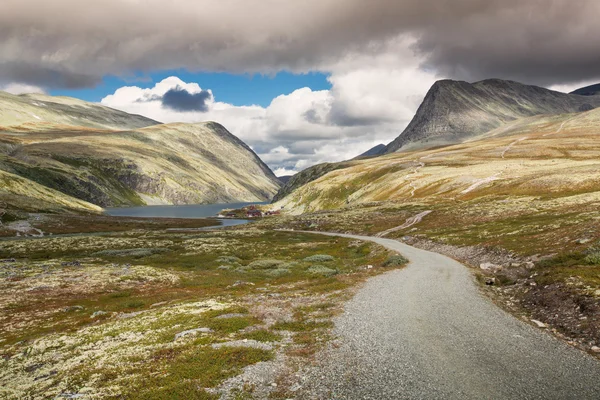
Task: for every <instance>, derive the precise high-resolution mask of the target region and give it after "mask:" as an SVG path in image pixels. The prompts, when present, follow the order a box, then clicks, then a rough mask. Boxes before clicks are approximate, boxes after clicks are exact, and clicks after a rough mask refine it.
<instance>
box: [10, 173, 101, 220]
mask: <svg viewBox="0 0 600 400" xmlns="http://www.w3.org/2000/svg"><path fill="white" fill-rule="evenodd" d="M0 186H1V188H2V189H0V193H1V194H0V201H2V205H1V208H2V210H3V211H7V210H8V211H9V212H10V210H23V211H46V212H65V211H72V210H76V211H82V212H92V213H98V212H100V211H102V209H101V208H100V207H98V206H96V205H94V204H91V203H88V202H85V201H83V200H79V199H76V198H73V197H71V196H67V195H65V194H63V193H61V192H59V191H57V190H53V189H50V188H48V187H45V186H42V185H40V184H37V183H35V182H32V181H30V180H28V179H26V178H23V177H20V176H18V175H14V174H10V173H7V172H4V171H0ZM3 217H4V218H6V215H4V216H3ZM0 222H2V221H1V220H0Z"/></svg>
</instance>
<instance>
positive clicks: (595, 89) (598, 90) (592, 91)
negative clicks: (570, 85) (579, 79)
mask: <svg viewBox="0 0 600 400" xmlns="http://www.w3.org/2000/svg"><path fill="white" fill-rule="evenodd" d="M570 94H578V95H580V96H596V95H600V83H598V84H595V85H590V86H586V87H582V88H580V89H577V90H574V91H572V92H571V93H570Z"/></svg>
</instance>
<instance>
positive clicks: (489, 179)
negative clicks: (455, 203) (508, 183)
mask: <svg viewBox="0 0 600 400" xmlns="http://www.w3.org/2000/svg"><path fill="white" fill-rule="evenodd" d="M497 175H499V174H496V175H494V176H488V177H487V178H483V179H479V180H477V181H475V183H473V184H472V185H471V186H469V187H468V188H466V189H465V190H463V191H462V192H460V193H461V194H466V193H469V192H471V191H473V190H475V189H477V188H478V187H479V186H481V185H485V184H486V183H490V182H493V181H497V180H499V179H501V178H498V176H497Z"/></svg>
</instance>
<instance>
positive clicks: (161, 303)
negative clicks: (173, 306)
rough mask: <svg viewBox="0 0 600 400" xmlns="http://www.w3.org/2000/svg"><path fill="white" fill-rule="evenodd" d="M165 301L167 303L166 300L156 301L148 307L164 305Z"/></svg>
mask: <svg viewBox="0 0 600 400" xmlns="http://www.w3.org/2000/svg"><path fill="white" fill-rule="evenodd" d="M167 303H168V301H161V302H158V303H154V304H150V308H156V307H160V306H164V305H165V304H167Z"/></svg>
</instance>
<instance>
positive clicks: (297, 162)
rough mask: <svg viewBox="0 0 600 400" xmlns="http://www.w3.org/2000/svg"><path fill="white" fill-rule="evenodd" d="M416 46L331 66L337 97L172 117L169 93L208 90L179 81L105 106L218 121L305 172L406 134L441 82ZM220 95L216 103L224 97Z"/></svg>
mask: <svg viewBox="0 0 600 400" xmlns="http://www.w3.org/2000/svg"><path fill="white" fill-rule="evenodd" d="M412 44H413V41H411V40H407V39H406V38H404V37H399V38H396V39H392V40H389V41H387V42H386V43H385V46H383V47H382V48H381V49H380V50H381V51H380V53H378V54H377V55H373V54H369V55H365V54H362V53H354V54H348V55H347V56H346V57H345V58H344V59H342V60H340V61H339V62H337V63H335V64H331V65H328V66H327V71H326V72H329V73H330V77H329V80H330V82H331V84H332V88H331V90H319V91H313V90H311V89H310V88H306V87H305V88H301V89H297V90H295V91H293V92H291V93H287V94H282V95H280V96H277V97H276V98H274V99H273V100H272V101H271V103H270V104H269V105H268V106H267V107H261V106H258V105H252V106H234V105H232V104H228V103H224V102H219V101H215V100H214V99H211V100H210V101H209V102H208V103H207V106H208V109H207V111H205V112H180V111H174V110H172V109H169V108H166V107H164V106H163V105H162V103H161V101H160V96H162V95H164V94H165V93H166V92H167V91H169V90H170V89H173V88H175V87H180V88H184V89H186V90H187V91H188V92H190V93H199V92H201V91H202V90H203V89H204V90H209V89H210V88H202V87H200V85H198V84H197V83H189V82H184V81H182V80H181V79H179V78H177V77H169V78H166V79H164V80H163V81H161V82H158V83H157V84H156V85H155V86H154V87H153V88H149V89H141V88H139V87H135V86H129V87H123V88H120V89H118V90H117V91H115V93H114V94H112V95H110V96H107V97H105V98H104V99H102V104H104V105H107V106H110V107H114V108H118V109H122V110H124V111H127V112H131V113H136V114H142V115H145V116H148V117H150V118H153V119H156V120H158V121H162V122H199V121H206V120H212V121H217V122H219V123H221V124H223V125H224V126H225V127H226V128H227V129H228V130H229V131H231V132H232V133H233V134H234V135H236V136H238V137H239V138H240V139H242V140H243V141H245V142H246V143H248V144H249V145H250V146H251V147H252V148H253V149H254V150H255V151H256V152H257V153H258V154H259V156H260V157H261V158H262V159H263V160H264V161H265V162H266V163H267V164H268V165H269V166H270V167H271V168H272V169H274V170H281V171H283V170H285V171H288V172H289V171H299V170H301V169H304V168H306V167H309V166H311V165H314V164H316V163H321V162H335V161H342V160H346V159H350V158H353V157H355V156H357V155H359V154H361V153H363V152H364V151H366V150H368V149H370V148H371V147H373V146H375V145H377V144H380V143H384V144H387V143H388V142H390V141H391V140H393V139H394V138H396V137H397V136H398V135H399V134H400V133H401V132H402V130H403V129H404V127H405V126H406V125H407V124H408V122H409V121H410V119H411V118H412V116H413V115H414V113H415V111H416V109H417V107H418V105H419V104H420V102H421V100H422V99H423V96H424V95H425V93H426V91H427V90H428V89H429V87H430V86H431V84H433V82H434V81H435V79H436V77H435V75H434V74H432V73H429V72H425V71H422V70H421V69H419V67H418V66H419V64H420V62H421V59H419V58H418V57H417V56H415V55H414V53H413V52H412V50H411V46H412ZM214 95H215V97H216V98H217V99H218V96H219V94H218V93H215V94H214Z"/></svg>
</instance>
